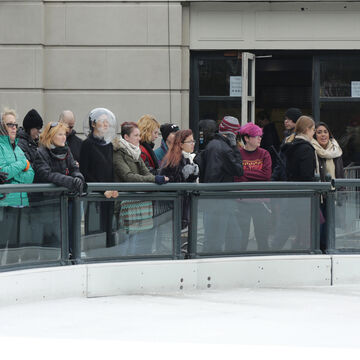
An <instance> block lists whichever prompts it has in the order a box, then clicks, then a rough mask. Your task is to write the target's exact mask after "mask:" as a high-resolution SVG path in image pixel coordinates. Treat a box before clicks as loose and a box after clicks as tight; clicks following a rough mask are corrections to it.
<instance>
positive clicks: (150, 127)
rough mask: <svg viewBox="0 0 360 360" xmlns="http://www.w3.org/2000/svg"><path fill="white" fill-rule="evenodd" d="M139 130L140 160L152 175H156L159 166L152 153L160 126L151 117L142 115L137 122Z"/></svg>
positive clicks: (153, 117)
mask: <svg viewBox="0 0 360 360" xmlns="http://www.w3.org/2000/svg"><path fill="white" fill-rule="evenodd" d="M137 125H138V127H139V130H140V150H141V158H142V159H143V161H144V163H145V165H146V167H147V168H148V169H149V170H150V172H151V173H152V174H153V175H156V174H157V173H158V169H159V164H158V161H157V157H156V155H155V153H154V151H153V149H154V145H155V144H154V141H155V140H156V139H157V138H158V137H159V130H160V124H159V123H158V122H157V120H156V119H155V116H153V115H148V114H146V115H143V116H142V117H141V118H140V119H139V120H138V122H137Z"/></svg>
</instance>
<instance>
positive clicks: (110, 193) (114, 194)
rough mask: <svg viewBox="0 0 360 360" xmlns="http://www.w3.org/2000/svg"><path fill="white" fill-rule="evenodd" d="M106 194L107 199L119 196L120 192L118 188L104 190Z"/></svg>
mask: <svg viewBox="0 0 360 360" xmlns="http://www.w3.org/2000/svg"><path fill="white" fill-rule="evenodd" d="M104 195H105V197H106V198H107V199H111V198H114V199H115V198H117V197H118V196H119V192H118V191H116V190H108V191H105V192H104Z"/></svg>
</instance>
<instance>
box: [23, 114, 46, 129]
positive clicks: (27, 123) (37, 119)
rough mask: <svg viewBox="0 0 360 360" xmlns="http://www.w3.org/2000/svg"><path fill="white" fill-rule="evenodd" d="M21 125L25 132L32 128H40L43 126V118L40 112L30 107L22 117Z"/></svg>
mask: <svg viewBox="0 0 360 360" xmlns="http://www.w3.org/2000/svg"><path fill="white" fill-rule="evenodd" d="M23 127H24V129H25V131H26V132H29V131H30V130H31V129H34V128H42V127H43V119H42V118H41V116H40V114H39V113H38V112H37V111H36V110H35V109H31V110H30V111H29V112H28V113H27V114H26V115H25V117H24V121H23Z"/></svg>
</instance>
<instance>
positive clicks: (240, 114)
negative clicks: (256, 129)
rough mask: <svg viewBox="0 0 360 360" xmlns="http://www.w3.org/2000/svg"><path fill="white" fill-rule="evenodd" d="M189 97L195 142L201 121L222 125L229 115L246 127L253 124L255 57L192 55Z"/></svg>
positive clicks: (244, 55)
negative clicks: (207, 120)
mask: <svg viewBox="0 0 360 360" xmlns="http://www.w3.org/2000/svg"><path fill="white" fill-rule="evenodd" d="M243 74H245V76H243ZM190 97H191V104H190V126H191V128H192V130H193V132H194V135H195V137H196V138H198V137H199V128H198V124H199V122H200V121H201V120H205V119H212V120H215V121H216V123H217V124H219V123H220V122H221V120H222V118H223V117H224V116H226V115H230V116H234V117H236V118H238V119H239V122H240V123H243V124H245V123H246V122H248V121H254V118H255V56H254V55H253V54H250V53H242V52H241V51H225V52H211V53H208V52H201V53H194V54H192V56H191V88H190ZM242 119H243V120H242Z"/></svg>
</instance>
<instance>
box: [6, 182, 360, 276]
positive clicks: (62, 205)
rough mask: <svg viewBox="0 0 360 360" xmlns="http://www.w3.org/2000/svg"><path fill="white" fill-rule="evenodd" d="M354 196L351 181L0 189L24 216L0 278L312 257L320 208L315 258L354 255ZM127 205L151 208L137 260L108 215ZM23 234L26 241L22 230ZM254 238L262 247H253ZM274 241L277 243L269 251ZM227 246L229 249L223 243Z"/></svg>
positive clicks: (358, 242)
mask: <svg viewBox="0 0 360 360" xmlns="http://www.w3.org/2000/svg"><path fill="white" fill-rule="evenodd" d="M359 187H360V180H356V179H353V180H350V179H344V180H335V181H334V182H333V183H332V184H331V183H321V182H312V183H290V182H256V183H255V182H254V183H226V184H223V183H218V184H186V183H181V184H178V183H176V184H166V185H162V186H159V185H155V184H150V183H91V184H89V188H88V194H87V195H86V196H85V197H73V196H71V195H69V194H68V193H67V190H66V189H65V188H60V187H56V186H54V185H52V184H29V185H25V184H24V185H21V184H19V185H1V187H0V192H1V193H10V192H27V193H28V194H29V198H30V207H29V208H22V209H18V212H19V219H18V220H17V222H16V226H17V227H16V226H15V225H13V224H12V225H11V226H12V228H13V229H15V230H14V231H16V236H14V239H12V238H13V235H14V234H13V233H12V232H10V233H9V234H10V235H6V234H5V235H4V233H2V234H1V233H0V236H1V241H0V245H1V248H0V270H9V269H18V268H24V267H36V266H49V265H70V264H74V263H75V264H78V263H85V262H97V261H101V262H103V261H124V260H126V261H129V260H133V259H136V260H139V259H141V260H151V259H183V258H185V257H186V258H200V257H214V256H244V255H260V254H261V255H267V254H285V253H286V254H289V253H309V254H318V253H321V250H320V248H321V246H320V234H321V230H320V225H321V222H322V221H321V214H320V212H321V210H320V209H321V208H322V207H321V206H322V205H321V204H323V202H324V200H325V201H326V207H325V209H326V213H324V214H323V215H324V216H325V218H326V245H325V249H323V250H325V251H326V252H328V253H334V252H354V251H360V236H359V239H358V235H360V212H359V206H360V205H357V204H358V203H359V202H357V201H356V199H357V197H358V194H359V192H358V188H359ZM106 190H118V191H119V197H118V198H117V199H106V198H105V197H104V195H103V192H104V191H106ZM36 193H42V194H41V195H38V196H36ZM31 194H33V195H31ZM34 198H35V200H34ZM49 199H53V201H52V202H51V201H49ZM129 201H130V204H131V203H132V202H133V203H134V204H139V203H140V204H144V203H145V202H146V203H147V204H149V202H150V204H152V207H153V210H152V211H153V212H152V218H151V226H150V228H149V230H148V231H149V232H148V233H147V232H146V231H144V232H142V230H141V231H140V230H139V231H138V232H135V233H136V234H137V235H141V234H145V235H146V236H145V237H144V236H143V237H142V238H143V240H142V241H145V242H146V241H148V242H149V244H150V247H149V248H148V249H147V250H146V251H145V250H143V249H142V250H141V251H143V252H141V251H139V252H136V251H135V252H126V251H128V247H129V246H128V245H129V242H130V243H131V242H132V241H133V240H132V238H131V236H130V237H129V234H130V232H129V233H126V232H124V231H123V228H122V226H123V225H122V224H120V225H119V223H118V222H116V221H115V220H116V215H117V216H118V218H119V216H120V219H121V216H122V215H121V209H122V208H123V207H124V204H125V202H129ZM42 204H44V206H42ZM104 204H105V205H104ZM106 204H110V205H109V206H107V205H106ZM106 209H110V210H109V211H110V213H111V217H112V222H111V224H110V225H109V224H108V225H106V224H105V223H104V221H105V220H104V219H102V214H103V213H104V214H105V213H106V211H108V210H106ZM119 209H120V210H119ZM159 209H160V210H161V211H160V210H159ZM164 209H165V210H164ZM184 209H186V210H188V211H185V212H184ZM323 209H324V208H323ZM1 211H2V212H3V216H2V215H1V213H0V231H2V230H1V229H5V232H6V231H8V227H6V226H5V225H6V224H5V221H7V219H10V220H11V219H12V217H11V216H13V215H12V213H11V212H10V213H9V214H10V215H9V214H8V208H1V207H0V212H1ZM104 211H105V212H104ZM119 211H120V215H119ZM344 212H345V217H344V216H343V215H344ZM184 214H185V215H184ZM57 215H59V217H60V219H58V218H57ZM6 216H8V217H6ZM9 216H10V217H9ZM184 219H185V220H186V221H185V222H184ZM344 219H345V220H344ZM12 220H13V219H12ZM1 225H2V226H1ZM238 225H239V226H238ZM9 226H10V225H9ZM27 227H28V228H29V229H31V230H29V232H30V233H31V234H29V232H26V231H24V228H27ZM109 227H110V229H109ZM94 229H95V230H94ZM22 233H25V235H21V234H22ZM51 234H52V235H51ZM264 236H265V238H266V240H265V241H263V242H261V241H260V238H261V237H264ZM6 237H8V238H6ZM140 237H141V236H140ZM281 237H283V241H280V242H277V241H278V240H279V239H280V238H281ZM10 238H11V239H10ZM230 238H234V239H235V241H233V242H232V243H231V242H230V241H229V242H228V240H229V239H230ZM300 238H302V241H303V242H300V240H299V239H300ZM9 239H10V240H9ZM54 239H56V240H54ZM109 239H110V240H109ZM149 239H150V240H149ZM138 240H139V239H138ZM139 244H140V245H141V241H139ZM234 244H235V245H234ZM130 245H131V244H130ZM210 245H211V246H210ZM126 249H127V250H126ZM70 252H71V257H69V253H70ZM30 253H31V254H32V255H31V256H30Z"/></svg>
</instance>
